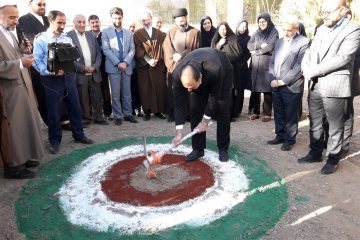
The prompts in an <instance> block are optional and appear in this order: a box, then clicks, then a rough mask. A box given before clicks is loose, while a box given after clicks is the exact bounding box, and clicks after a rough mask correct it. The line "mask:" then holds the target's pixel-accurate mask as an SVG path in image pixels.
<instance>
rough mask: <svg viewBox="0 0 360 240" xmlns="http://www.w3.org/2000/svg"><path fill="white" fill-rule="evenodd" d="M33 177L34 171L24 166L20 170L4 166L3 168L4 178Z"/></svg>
mask: <svg viewBox="0 0 360 240" xmlns="http://www.w3.org/2000/svg"><path fill="white" fill-rule="evenodd" d="M34 177H35V173H34V172H32V171H30V170H28V169H26V168H25V169H22V170H16V169H13V168H5V170H4V178H8V179H30V178H34Z"/></svg>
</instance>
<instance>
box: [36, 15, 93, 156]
mask: <svg viewBox="0 0 360 240" xmlns="http://www.w3.org/2000/svg"><path fill="white" fill-rule="evenodd" d="M48 19H49V23H50V27H49V29H48V31H46V32H43V33H40V34H39V35H38V36H37V37H36V38H35V40H34V67H35V68H36V69H37V70H38V71H39V72H40V75H41V77H42V79H43V82H44V87H45V97H46V106H47V111H48V127H49V130H48V131H49V132H48V134H49V136H48V137H49V142H50V149H49V151H50V152H51V153H53V154H56V153H58V152H59V146H60V142H61V138H62V133H61V122H60V117H61V116H60V114H59V112H60V110H59V108H60V102H62V101H65V104H66V107H67V109H68V115H69V118H70V124H71V131H72V136H73V138H74V139H75V142H77V143H83V144H92V143H94V141H93V140H91V139H88V138H87V137H86V136H85V134H84V130H83V125H82V122H81V107H80V102H79V95H78V92H77V88H76V82H75V75H74V71H73V70H67V69H65V70H64V69H58V70H57V69H56V68H55V71H49V70H48V54H49V53H48V45H49V44H52V43H57V44H71V45H73V43H72V40H71V38H70V37H68V36H66V35H65V34H64V29H65V25H66V16H65V14H64V13H63V12H60V11H56V10H54V11H50V12H49V15H48ZM55 54H56V52H55ZM55 59H56V58H55Z"/></svg>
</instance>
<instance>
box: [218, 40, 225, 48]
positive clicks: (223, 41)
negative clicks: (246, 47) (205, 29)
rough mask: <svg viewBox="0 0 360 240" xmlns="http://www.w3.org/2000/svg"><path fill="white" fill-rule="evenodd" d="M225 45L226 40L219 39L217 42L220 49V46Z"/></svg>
mask: <svg viewBox="0 0 360 240" xmlns="http://www.w3.org/2000/svg"><path fill="white" fill-rule="evenodd" d="M225 43H226V38H221V39H220V41H219V42H218V44H219V46H220V47H221V46H222V45H224V44H225Z"/></svg>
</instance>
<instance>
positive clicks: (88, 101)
mask: <svg viewBox="0 0 360 240" xmlns="http://www.w3.org/2000/svg"><path fill="white" fill-rule="evenodd" d="M85 77H86V82H84V83H83V84H81V85H79V84H78V85H77V89H78V94H79V100H80V106H81V110H82V118H83V119H86V120H92V119H93V120H95V121H101V120H103V119H104V117H103V114H102V109H103V98H102V93H101V87H100V83H98V82H95V81H94V78H93V76H92V75H89V76H85Z"/></svg>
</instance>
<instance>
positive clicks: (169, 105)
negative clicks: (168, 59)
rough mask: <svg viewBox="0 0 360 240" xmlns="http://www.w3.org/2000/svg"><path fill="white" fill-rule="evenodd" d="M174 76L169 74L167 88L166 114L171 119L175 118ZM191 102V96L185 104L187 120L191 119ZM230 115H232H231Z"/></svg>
mask: <svg viewBox="0 0 360 240" xmlns="http://www.w3.org/2000/svg"><path fill="white" fill-rule="evenodd" d="M172 81H173V78H172V74H171V73H170V72H168V73H167V76H166V88H167V90H166V91H167V93H166V113H167V115H168V116H169V117H172V118H173V117H174V93H173V90H172ZM190 102H191V97H190V94H189V95H188V98H187V99H186V103H185V116H184V117H185V119H188V118H189V109H190V108H191V107H190ZM229 114H230V113H229Z"/></svg>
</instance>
